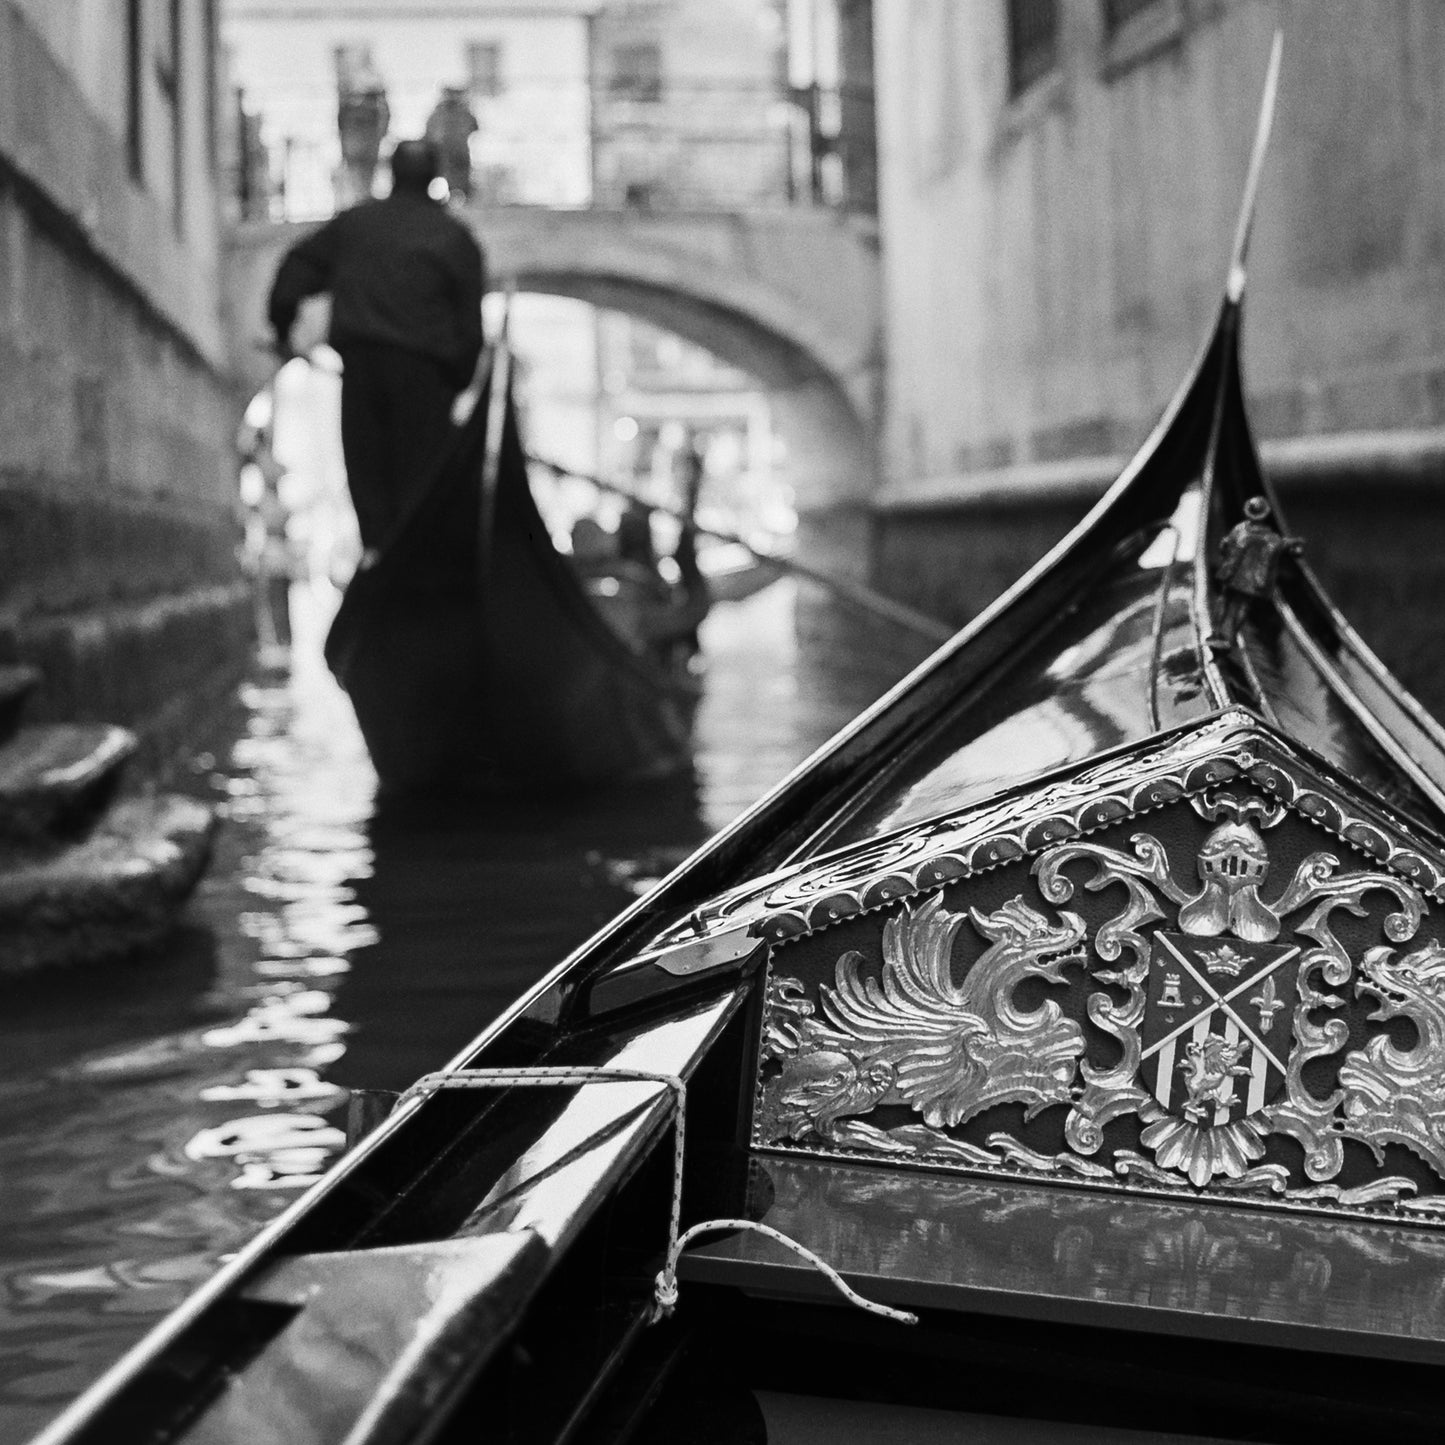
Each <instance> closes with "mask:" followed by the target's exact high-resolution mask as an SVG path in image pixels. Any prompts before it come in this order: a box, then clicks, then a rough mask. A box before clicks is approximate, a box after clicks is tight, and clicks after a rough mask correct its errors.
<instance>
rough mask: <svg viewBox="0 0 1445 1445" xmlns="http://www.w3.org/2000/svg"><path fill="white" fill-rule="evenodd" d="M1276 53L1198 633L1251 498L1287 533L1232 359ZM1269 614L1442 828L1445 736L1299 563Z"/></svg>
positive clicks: (1236, 261)
mask: <svg viewBox="0 0 1445 1445" xmlns="http://www.w3.org/2000/svg"><path fill="white" fill-rule="evenodd" d="M1281 54H1282V36H1281V34H1280V33H1279V32H1278V31H1276V33H1275V37H1274V43H1273V46H1272V48H1271V53H1270V61H1269V69H1268V72H1267V75H1266V79H1265V86H1264V95H1263V100H1262V102H1261V107H1260V115H1259V121H1258V125H1257V127H1256V133H1255V141H1254V147H1253V151H1252V154H1251V157H1250V165H1249V172H1248V176H1247V178H1246V182H1245V190H1244V197H1243V201H1242V204H1241V207H1240V215H1239V220H1238V224H1237V227H1236V231H1235V242H1234V250H1233V255H1232V256H1231V259H1230V266H1229V272H1228V276H1227V281H1226V286H1225V299H1224V304H1223V307H1222V309H1221V315H1220V320H1219V330H1220V331H1221V332H1222V333H1224V335H1223V339H1224V341H1225V351H1224V355H1223V356H1222V358H1221V360H1222V363H1223V364H1222V367H1221V370H1220V373H1219V387H1220V390H1219V397H1218V406H1217V424H1216V428H1215V435H1214V437H1213V439H1212V444H1211V447H1210V456H1209V464H1208V468H1207V486H1208V499H1209V500H1208V507H1207V516H1208V520H1209V525H1207V526H1206V527H1204V528H1202V529H1201V530H1200V536H1199V543H1200V547H1201V551H1200V553H1199V554H1198V555H1197V557H1196V568H1195V577H1196V607H1197V608H1198V612H1199V624H1200V626H1201V627H1207V626H1208V625H1209V621H1210V610H1211V607H1212V606H1217V603H1218V599H1217V597H1213V596H1212V595H1211V592H1212V586H1213V571H1214V565H1213V564H1214V559H1215V558H1216V557H1217V556H1218V555H1219V547H1220V545H1221V542H1222V540H1223V538H1224V537H1225V535H1226V534H1227V533H1228V531H1229V530H1230V528H1232V527H1233V526H1235V525H1237V524H1238V523H1239V522H1240V521H1241V520H1242V519H1244V518H1245V517H1246V516H1247V515H1248V513H1247V511H1246V508H1247V507H1248V505H1249V503H1250V502H1251V501H1254V500H1256V499H1258V500H1259V501H1261V502H1263V503H1264V504H1265V506H1266V507H1267V509H1268V515H1269V516H1271V517H1272V518H1273V524H1274V525H1275V526H1276V527H1277V528H1278V530H1279V531H1280V533H1281V534H1287V533H1288V531H1289V528H1288V525H1287V522H1286V518H1285V510H1284V508H1283V507H1282V506H1281V503H1280V499H1279V496H1278V493H1277V491H1276V489H1275V486H1274V483H1273V481H1272V480H1271V478H1270V477H1269V474H1268V473H1267V472H1266V471H1265V469H1264V467H1263V465H1262V463H1261V461H1260V457H1259V450H1258V447H1257V445H1256V443H1255V439H1254V436H1253V432H1252V428H1251V426H1250V422H1249V416H1248V410H1247V407H1246V404H1245V396H1244V383H1243V377H1242V371H1241V366H1240V355H1239V347H1240V332H1241V322H1242V315H1243V303H1244V293H1245V285H1246V280H1247V269H1246V263H1247V257H1248V247H1249V240H1250V236H1251V234H1252V230H1253V225H1254V218H1255V213H1256V207H1257V201H1258V197H1259V190H1260V183H1261V178H1262V175H1263V170H1264V160H1265V156H1266V153H1267V149H1268V141H1269V134H1270V130H1271V127H1272V123H1273V117H1274V111H1275V106H1276V101H1277V97H1278V90H1279V75H1280V60H1281ZM1274 609H1275V611H1276V612H1277V614H1278V617H1279V621H1280V624H1281V626H1282V627H1283V628H1284V630H1285V631H1286V632H1287V633H1288V634H1289V636H1290V638H1291V639H1292V642H1293V644H1294V645H1295V646H1296V647H1297V648H1298V650H1299V651H1300V653H1301V654H1302V655H1303V656H1304V657H1305V658H1306V659H1307V660H1308V663H1309V665H1310V667H1311V668H1312V669H1313V670H1314V671H1315V672H1316V673H1317V674H1318V675H1319V677H1320V679H1321V681H1322V682H1323V683H1324V685H1325V686H1326V687H1327V688H1328V689H1329V690H1330V691H1331V692H1332V693H1333V694H1334V695H1335V697H1336V698H1337V699H1338V701H1339V703H1340V704H1341V705H1342V706H1343V708H1344V709H1345V711H1346V712H1347V713H1348V714H1349V715H1350V716H1351V717H1352V719H1353V722H1354V724H1355V725H1356V726H1357V727H1358V728H1360V729H1361V730H1362V731H1363V732H1364V733H1365V734H1367V735H1368V736H1369V738H1370V740H1371V742H1372V743H1373V745H1374V746H1375V747H1376V748H1378V749H1379V751H1380V752H1381V753H1383V754H1384V756H1385V757H1387V758H1388V759H1389V761H1390V762H1391V763H1392V764H1393V765H1394V767H1395V768H1396V769H1397V770H1398V771H1399V773H1401V774H1402V775H1403V776H1404V777H1405V778H1407V779H1408V780H1409V782H1410V783H1411V784H1413V786H1414V788H1415V789H1416V790H1417V791H1418V793H1419V794H1420V795H1421V797H1422V798H1423V800H1424V801H1425V802H1426V803H1427V804H1428V805H1430V807H1431V808H1432V809H1433V810H1434V811H1435V813H1436V814H1437V815H1438V816H1436V817H1434V818H1430V819H1425V820H1423V821H1428V822H1431V823H1432V824H1434V825H1436V826H1439V824H1440V823H1441V821H1442V820H1445V728H1442V727H1441V725H1440V724H1439V723H1438V722H1437V721H1436V720H1435V719H1434V718H1433V717H1432V716H1431V715H1430V714H1429V712H1428V711H1427V710H1426V709H1425V707H1424V706H1423V705H1422V704H1421V703H1420V702H1419V701H1418V700H1417V699H1416V698H1414V697H1413V696H1412V695H1411V694H1410V692H1409V691H1408V690H1407V689H1406V688H1405V687H1404V685H1403V684H1402V683H1401V682H1400V681H1399V679H1398V678H1396V677H1395V676H1394V675H1393V674H1392V673H1391V672H1390V671H1389V669H1388V668H1387V667H1386V666H1385V664H1384V663H1383V662H1382V661H1381V660H1380V659H1379V658H1378V657H1377V656H1376V655H1375V653H1374V652H1373V651H1372V650H1371V649H1370V647H1369V646H1368V645H1367V644H1366V643H1365V642H1364V640H1363V639H1362V638H1361V637H1360V636H1359V635H1358V633H1356V632H1355V631H1354V629H1353V628H1352V627H1351V626H1350V625H1349V623H1348V622H1347V621H1346V620H1345V618H1344V617H1343V615H1342V614H1341V613H1340V612H1339V610H1338V609H1337V608H1336V607H1335V605H1334V604H1333V603H1332V602H1331V601H1330V599H1329V597H1328V595H1327V594H1326V592H1325V590H1324V588H1323V587H1322V585H1321V584H1320V581H1319V579H1318V577H1317V576H1316V574H1315V572H1314V571H1313V569H1312V568H1311V567H1310V566H1309V564H1308V563H1307V562H1306V561H1305V560H1304V559H1302V558H1295V559H1292V560H1291V561H1290V563H1289V564H1288V565H1287V566H1285V567H1284V568H1283V569H1282V571H1281V576H1280V579H1279V584H1278V590H1277V594H1276V596H1275V599H1274ZM1217 641H1224V642H1229V641H1230V639H1216V642H1217ZM1239 653H1240V656H1241V660H1242V663H1243V665H1244V669H1245V671H1246V672H1247V673H1248V674H1249V677H1250V691H1251V692H1252V693H1253V694H1254V696H1251V697H1244V698H1239V697H1237V696H1236V697H1234V698H1233V699H1232V700H1235V701H1244V702H1245V703H1246V704H1247V705H1254V706H1256V707H1257V709H1258V710H1259V711H1261V712H1262V713H1264V715H1266V716H1271V715H1272V708H1271V706H1270V703H1269V699H1268V697H1267V696H1266V695H1265V692H1266V690H1265V689H1264V687H1263V685H1262V684H1261V682H1260V679H1259V676H1258V674H1257V673H1256V672H1255V669H1254V668H1253V665H1252V664H1251V661H1250V657H1249V649H1248V647H1244V646H1242V647H1240V648H1239ZM1201 661H1202V663H1203V667H1204V672H1205V675H1206V677H1207V678H1208V679H1209V682H1210V686H1211V691H1212V692H1214V693H1215V695H1216V696H1222V697H1223V698H1224V699H1225V700H1231V691H1232V690H1231V688H1230V687H1229V685H1228V683H1227V682H1226V681H1225V679H1224V678H1223V676H1222V674H1221V671H1220V669H1219V667H1218V665H1217V663H1216V662H1215V660H1214V657H1213V652H1212V646H1208V645H1207V646H1206V647H1205V648H1204V649H1203V650H1202V652H1201Z"/></svg>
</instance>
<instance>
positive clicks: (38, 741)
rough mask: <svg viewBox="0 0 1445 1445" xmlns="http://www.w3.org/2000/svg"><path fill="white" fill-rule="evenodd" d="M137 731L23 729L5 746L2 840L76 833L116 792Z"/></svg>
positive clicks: (83, 726)
mask: <svg viewBox="0 0 1445 1445" xmlns="http://www.w3.org/2000/svg"><path fill="white" fill-rule="evenodd" d="M135 749H136V737H135V734H134V733H132V732H130V731H128V730H127V729H126V728H122V727H115V726H114V725H113V724H110V723H46V724H33V725H31V726H28V727H22V728H20V729H19V731H17V732H16V733H15V735H14V736H13V737H12V738H11V739H10V740H9V741H8V742H6V743H3V744H0V842H3V843H6V844H15V843H21V844H25V843H30V842H34V841H36V840H39V839H43V838H47V837H58V836H61V835H64V834H67V833H73V832H75V831H77V830H78V829H80V828H82V827H84V825H85V824H86V823H87V822H88V821H89V820H90V819H91V818H92V817H94V816H95V814H96V813H98V812H99V811H100V809H101V808H103V807H104V806H105V804H106V802H107V801H109V799H110V798H111V797H112V796H113V795H114V792H115V788H116V785H117V783H118V782H119V781H120V773H121V768H122V766H123V764H124V763H125V761H126V759H127V758H129V757H130V755H131V754H132V753H133V752H134V751H135Z"/></svg>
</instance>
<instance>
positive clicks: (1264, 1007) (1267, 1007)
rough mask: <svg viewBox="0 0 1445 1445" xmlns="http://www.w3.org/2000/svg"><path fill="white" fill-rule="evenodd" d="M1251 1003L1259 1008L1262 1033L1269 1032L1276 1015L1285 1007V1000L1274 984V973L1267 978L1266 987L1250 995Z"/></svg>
mask: <svg viewBox="0 0 1445 1445" xmlns="http://www.w3.org/2000/svg"><path fill="white" fill-rule="evenodd" d="M1249 1001H1250V1003H1252V1004H1253V1005H1254V1006H1255V1008H1257V1009H1258V1010H1259V1027H1260V1032H1261V1033H1266V1034H1267V1033H1268V1032H1269V1031H1270V1029H1271V1028H1272V1027H1273V1026H1274V1016H1275V1014H1277V1013H1278V1012H1279V1011H1280V1010H1281V1009H1282V1008H1283V1007H1284V1000H1283V999H1281V998H1280V996H1279V994H1278V992H1277V991H1276V989H1275V986H1274V975H1273V974H1270V976H1269V977H1268V978H1267V979H1265V981H1264V987H1263V988H1261V989H1260V991H1259V992H1258V993H1256V994H1253V995H1251V996H1250V1000H1249Z"/></svg>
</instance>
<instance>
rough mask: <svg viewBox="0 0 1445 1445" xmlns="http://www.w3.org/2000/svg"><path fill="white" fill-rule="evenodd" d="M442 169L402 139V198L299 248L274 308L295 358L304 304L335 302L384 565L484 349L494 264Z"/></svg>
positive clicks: (350, 425)
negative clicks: (453, 205) (437, 190)
mask: <svg viewBox="0 0 1445 1445" xmlns="http://www.w3.org/2000/svg"><path fill="white" fill-rule="evenodd" d="M437 169H438V163H437V153H436V148H435V147H434V146H433V145H432V144H431V143H430V142H428V141H422V140H409V141H399V142H398V143H397V146H396V148H395V150H394V151H393V152H392V156H391V171H392V191H391V194H390V195H389V196H387V197H386V198H384V199H383V200H368V201H363V202H362V203H361V204H360V205H357V206H353V207H352V208H351V209H350V210H347V211H343V212H342V213H341V214H340V215H338V216H336V217H335V218H334V219H332V220H331V221H329V222H327V223H326V225H324V226H322V227H321V228H320V229H319V230H317V231H314V232H313V233H312V234H311V235H309V236H307V237H306V238H305V239H304V240H302V241H300V242H299V243H298V244H297V245H295V246H293V247H292V248H291V250H290V251H288V252H287V254H286V256H285V258H284V259H283V260H282V262H281V265H280V268H279V269H278V271H277V273H276V281H275V284H274V285H273V286H272V288H271V297H270V303H269V306H268V311H267V315H268V318H269V320H270V323H271V327H272V329H273V331H274V332H275V337H276V345H277V348H278V350H279V351H280V352H281V353H282V354H283V355H287V354H290V351H291V344H290V335H291V327H292V324H293V322H294V321H295V319H296V311H297V308H298V307H299V305H300V303H301V302H302V301H303V300H304V299H305V298H306V297H308V296H314V295H317V294H319V293H321V292H330V294H331V328H330V341H331V344H332V346H334V347H335V348H336V350H337V351H338V352H339V353H340V355H341V359H342V362H343V364H344V366H345V374H344V378H343V381H342V387H341V447H342V452H343V454H344V456H345V459H346V476H347V481H348V483H349V485H350V488H351V498H352V502H353V504H354V505H355V507H356V516H357V521H358V523H359V524H360V528H361V540H362V545H363V546H364V547H365V548H366V549H367V551H368V553H370V554H371V555H372V556H375V554H376V553H377V552H378V551H379V550H380V549H382V548H384V547H385V546H386V544H387V542H388V541H389V540H390V538H391V536H392V535H393V533H394V531H395V529H396V527H397V525H398V523H399V521H400V520H401V518H402V517H404V516H405V515H406V512H407V510H408V502H409V500H410V499H411V498H412V497H413V496H414V495H415V494H416V493H417V492H418V490H419V489H421V488H423V487H424V486H425V483H426V480H427V478H428V476H429V474H430V470H431V467H430V463H431V462H432V461H433V460H434V459H435V458H436V457H437V455H438V454H439V452H440V451H441V449H442V447H443V446H444V444H445V441H446V438H447V436H448V434H449V431H450V416H451V409H452V405H453V403H454V401H455V400H456V397H457V395H458V394H459V393H460V392H461V391H463V390H464V389H465V388H466V386H467V385H468V383H469V382H470V381H471V379H472V374H473V372H474V371H475V369H476V365H477V358H478V356H479V354H480V352H481V346H482V319H481V305H482V293H483V291H484V289H485V285H486V265H485V260H484V257H483V254H482V250H481V247H480V246H479V245H478V244H477V241H476V238H475V237H474V236H473V235H472V233H471V231H470V230H468V229H467V227H466V226H465V225H463V224H462V222H460V221H459V220H457V219H456V217H455V216H452V215H450V214H449V213H448V212H447V210H446V209H445V208H444V207H443V206H441V205H439V204H438V203H437V202H436V201H434V200H433V199H432V198H431V197H430V196H429V195H428V192H427V188H428V186H429V185H430V184H431V182H432V181H433V180H435V179H436V176H437Z"/></svg>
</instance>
